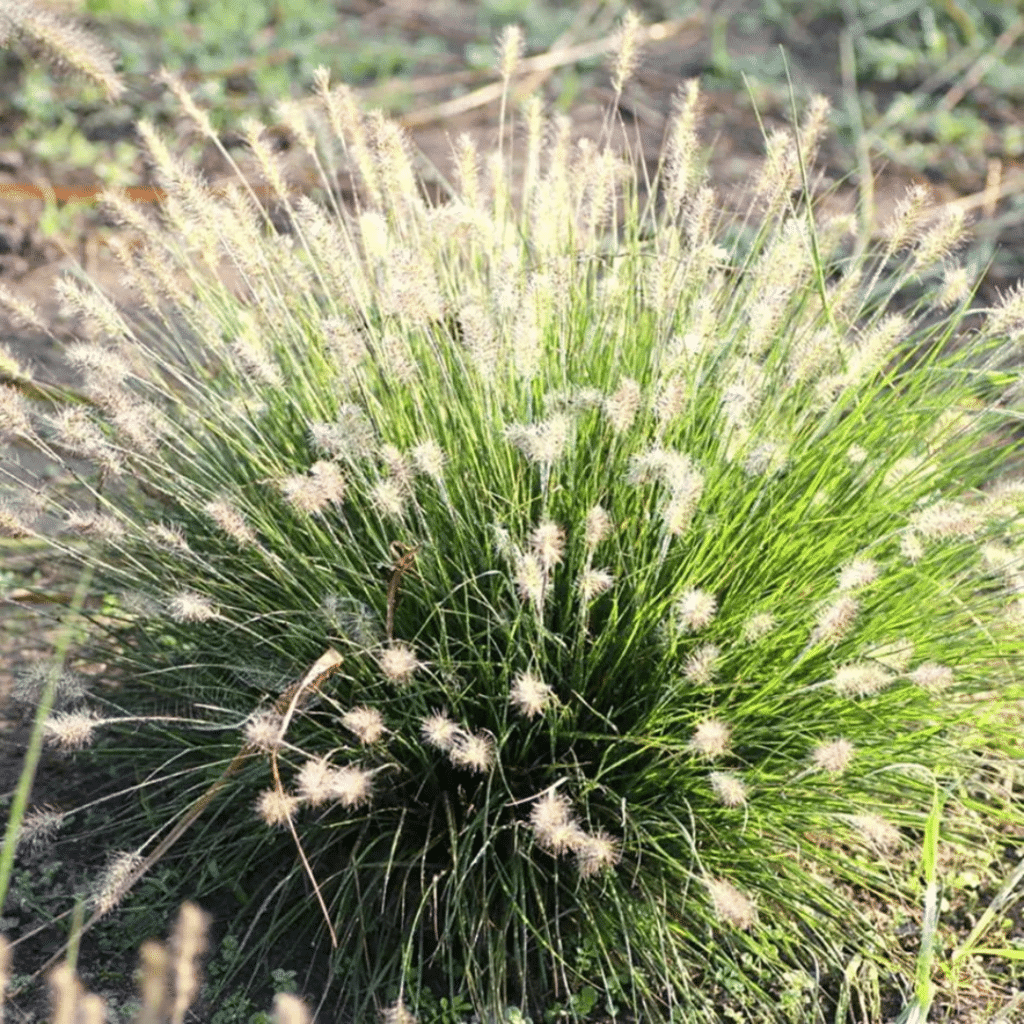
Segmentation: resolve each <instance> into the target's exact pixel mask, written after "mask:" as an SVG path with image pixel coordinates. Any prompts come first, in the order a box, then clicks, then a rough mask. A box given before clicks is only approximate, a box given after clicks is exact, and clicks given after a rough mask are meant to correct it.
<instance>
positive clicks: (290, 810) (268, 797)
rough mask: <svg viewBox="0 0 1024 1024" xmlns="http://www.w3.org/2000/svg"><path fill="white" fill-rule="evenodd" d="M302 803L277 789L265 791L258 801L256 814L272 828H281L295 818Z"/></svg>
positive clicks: (295, 797)
mask: <svg viewBox="0 0 1024 1024" xmlns="http://www.w3.org/2000/svg"><path fill="white" fill-rule="evenodd" d="M301 803H302V801H301V800H300V799H299V798H298V797H297V796H292V794H291V793H285V792H284V791H283V790H280V789H276V788H274V789H265V790H264V791H263V792H262V793H260V796H259V799H258V800H257V801H256V813H257V814H258V815H259V816H260V817H261V818H262V819H263V821H264V822H265V823H266V824H267V825H269V826H270V827H271V828H279V827H281V826H284V825H287V824H288V822H290V821H291V820H292V819H293V818H294V817H295V814H296V812H297V811H298V809H299V805H300V804H301Z"/></svg>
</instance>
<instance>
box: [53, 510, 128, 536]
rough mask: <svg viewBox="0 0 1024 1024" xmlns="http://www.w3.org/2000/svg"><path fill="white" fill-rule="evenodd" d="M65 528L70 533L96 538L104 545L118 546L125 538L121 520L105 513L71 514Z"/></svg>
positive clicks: (65, 521) (66, 520)
mask: <svg viewBox="0 0 1024 1024" xmlns="http://www.w3.org/2000/svg"><path fill="white" fill-rule="evenodd" d="M63 528H64V530H66V531H67V532H68V533H77V534H80V535H81V536H83V537H94V538H95V539H96V540H98V541H101V542H102V543H104V544H116V543H117V542H118V541H119V540H123V539H124V536H125V528H124V527H123V526H122V525H121V522H120V520H118V519H116V518H114V516H110V515H107V514H106V513H104V512H69V513H68V517H67V519H65V520H64V527H63Z"/></svg>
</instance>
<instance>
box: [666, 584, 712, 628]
mask: <svg viewBox="0 0 1024 1024" xmlns="http://www.w3.org/2000/svg"><path fill="white" fill-rule="evenodd" d="M717 611H718V601H717V599H716V598H715V595H714V594H711V593H709V592H708V591H706V590H700V589H699V588H696V587H694V588H692V589H690V590H687V591H686V592H685V593H684V594H683V596H682V597H680V598H679V600H678V601H677V602H676V618H677V620H678V622H679V627H680V629H682V630H683V632H684V633H696V632H698V631H699V630H702V629H705V628H706V627H707V626H709V625H711V622H712V620H713V619H714V617H715V614H716V613H717Z"/></svg>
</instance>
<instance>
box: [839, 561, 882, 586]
mask: <svg viewBox="0 0 1024 1024" xmlns="http://www.w3.org/2000/svg"><path fill="white" fill-rule="evenodd" d="M876 579H878V563H877V562H874V561H872V560H871V559H870V558H855V559H853V561H851V562H848V563H847V564H846V565H844V566H843V568H842V569H840V570H839V589H840V590H859V589H860V588H861V587H866V586H867V585H868V584H869V583H874V581H875V580H876Z"/></svg>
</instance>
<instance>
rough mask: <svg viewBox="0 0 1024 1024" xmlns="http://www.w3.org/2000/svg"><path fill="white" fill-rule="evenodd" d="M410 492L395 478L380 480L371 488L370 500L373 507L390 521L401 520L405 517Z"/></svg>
mask: <svg viewBox="0 0 1024 1024" xmlns="http://www.w3.org/2000/svg"><path fill="white" fill-rule="evenodd" d="M407 495H408V490H407V489H406V488H405V487H404V486H403V485H402V483H401V482H400V481H399V480H397V479H395V478H394V477H385V478H384V479H383V480H378V481H377V482H376V483H375V484H374V485H373V486H372V487H371V488H370V500H371V501H372V502H373V507H374V508H375V509H376V510H377V511H378V512H379V513H380V514H381V515H382V516H388V517H389V518H390V519H401V518H402V516H404V515H405V502H406V497H407Z"/></svg>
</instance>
